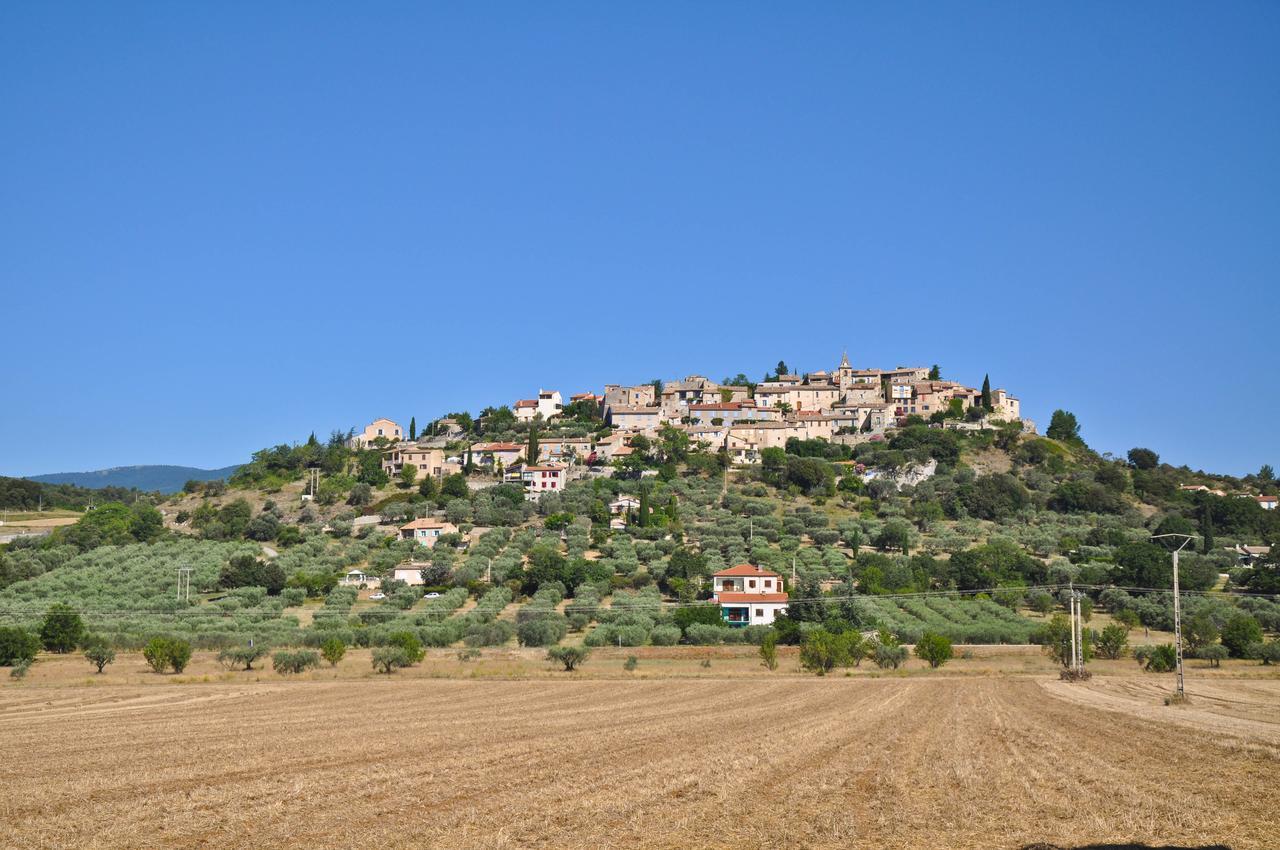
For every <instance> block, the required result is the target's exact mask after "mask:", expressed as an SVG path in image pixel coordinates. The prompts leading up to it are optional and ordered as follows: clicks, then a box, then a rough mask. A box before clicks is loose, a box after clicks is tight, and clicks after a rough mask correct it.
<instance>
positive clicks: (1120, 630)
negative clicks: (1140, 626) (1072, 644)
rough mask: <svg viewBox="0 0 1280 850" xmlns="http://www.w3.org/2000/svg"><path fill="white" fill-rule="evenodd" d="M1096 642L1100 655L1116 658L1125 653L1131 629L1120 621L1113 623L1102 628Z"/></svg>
mask: <svg viewBox="0 0 1280 850" xmlns="http://www.w3.org/2000/svg"><path fill="white" fill-rule="evenodd" d="M1096 643H1097V648H1098V654H1099V655H1101V656H1102V657H1103V658H1110V659H1112V660H1115V659H1117V658H1119V657H1120V656H1121V655H1124V649H1125V647H1126V646H1128V645H1129V630H1128V629H1126V628H1125V627H1124V626H1122V625H1120V624H1119V623H1112V624H1111V625H1109V626H1107V627H1106V628H1105V629H1103V630H1102V632H1101V634H1099V635H1098V638H1097V641H1096Z"/></svg>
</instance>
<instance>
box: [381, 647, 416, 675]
mask: <svg viewBox="0 0 1280 850" xmlns="http://www.w3.org/2000/svg"><path fill="white" fill-rule="evenodd" d="M372 660H373V669H374V670H377V671H378V672H379V673H386V674H387V675H390V674H391V673H392V672H394V671H395V670H396V669H398V668H400V667H408V666H409V665H410V663H411V662H410V661H409V653H407V652H405V650H404V647H401V646H379V647H376V648H375V649H374V650H373V659H372Z"/></svg>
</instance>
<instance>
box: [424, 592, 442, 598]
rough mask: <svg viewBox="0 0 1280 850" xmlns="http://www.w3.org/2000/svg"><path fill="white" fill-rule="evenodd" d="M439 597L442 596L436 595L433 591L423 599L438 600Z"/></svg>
mask: <svg viewBox="0 0 1280 850" xmlns="http://www.w3.org/2000/svg"><path fill="white" fill-rule="evenodd" d="M438 596H440V594H438V593H436V592H435V591H434V590H433V591H431V592H430V593H428V594H425V595H424V596H423V597H422V598H423V599H435V598H437V597H438Z"/></svg>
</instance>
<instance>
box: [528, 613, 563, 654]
mask: <svg viewBox="0 0 1280 850" xmlns="http://www.w3.org/2000/svg"><path fill="white" fill-rule="evenodd" d="M568 632H569V623H568V621H567V620H565V618H564V617H562V616H560V615H559V614H556V613H555V612H549V613H548V616H545V617H540V618H538V619H535V620H526V621H525V622H523V623H521V624H520V625H518V626H516V639H517V640H518V641H519V642H520V645H521V646H554V645H555V644H557V643H559V642H560V641H561V640H563V639H564V636H565V635H566V634H568Z"/></svg>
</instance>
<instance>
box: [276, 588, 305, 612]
mask: <svg viewBox="0 0 1280 850" xmlns="http://www.w3.org/2000/svg"><path fill="white" fill-rule="evenodd" d="M280 598H281V599H283V600H284V604H285V605H286V606H287V607H289V608H297V607H298V606H299V605H301V604H302V603H303V602H306V601H307V592H306V591H305V590H303V589H302V588H300V587H286V588H285V589H284V590H282V591H280Z"/></svg>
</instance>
